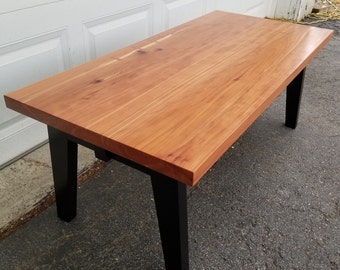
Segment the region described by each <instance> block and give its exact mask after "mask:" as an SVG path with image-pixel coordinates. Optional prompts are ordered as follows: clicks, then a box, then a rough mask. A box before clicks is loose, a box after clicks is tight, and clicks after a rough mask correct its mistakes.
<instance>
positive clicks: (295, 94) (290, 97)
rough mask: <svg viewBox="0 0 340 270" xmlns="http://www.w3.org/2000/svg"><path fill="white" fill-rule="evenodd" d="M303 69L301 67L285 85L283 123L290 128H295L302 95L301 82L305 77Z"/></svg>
mask: <svg viewBox="0 0 340 270" xmlns="http://www.w3.org/2000/svg"><path fill="white" fill-rule="evenodd" d="M305 70H306V69H303V70H302V71H301V72H300V73H299V74H298V75H297V76H296V78H295V79H294V80H293V81H292V82H291V83H290V84H289V85H288V86H287V98H286V122H285V125H286V126H287V127H290V128H294V129H295V128H296V126H297V122H298V117H299V110H300V101H301V96H302V89H303V82H304V77H305Z"/></svg>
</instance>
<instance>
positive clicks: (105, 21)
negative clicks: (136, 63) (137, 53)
mask: <svg viewBox="0 0 340 270" xmlns="http://www.w3.org/2000/svg"><path fill="white" fill-rule="evenodd" d="M151 8H152V6H151V5H146V6H143V7H137V8H133V9H129V10H127V11H124V12H120V13H118V14H113V15H109V16H106V17H104V18H99V19H96V20H92V21H90V22H87V23H85V25H84V33H85V48H86V57H87V60H90V59H94V58H96V57H99V56H101V55H104V54H107V53H109V52H111V51H114V50H117V49H119V48H122V47H125V46H127V45H129V44H132V43H135V42H137V41H140V40H142V39H145V38H147V37H149V36H150V35H152V32H153V30H152V29H153V26H152V15H151V14H152V12H151V10H152V9H151Z"/></svg>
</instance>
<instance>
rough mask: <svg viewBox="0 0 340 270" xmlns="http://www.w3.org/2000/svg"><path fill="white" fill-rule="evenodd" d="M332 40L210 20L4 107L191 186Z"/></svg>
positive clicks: (30, 90)
mask: <svg viewBox="0 0 340 270" xmlns="http://www.w3.org/2000/svg"><path fill="white" fill-rule="evenodd" d="M331 36H332V31H330V30H325V29H320V28H315V27H308V26H302V25H296V24H290V23H283V22H277V21H272V20H266V19H260V18H254V17H249V16H243V15H236V14H231V13H226V12H221V11H216V12H213V13H210V14H208V15H206V16H203V17H201V18H198V19H196V20H193V21H190V22H188V23H186V24H183V25H181V26H179V27H176V28H173V29H171V30H168V31H166V32H163V33H161V34H158V35H156V36H154V37H151V38H149V39H147V40H144V41H142V42H139V43H137V44H134V45H132V46H128V47H126V48H124V49H122V50H119V51H116V52H113V53H111V54H108V55H106V56H104V57H101V58H99V59H96V60H93V61H91V62H88V63H86V64H83V65H81V66H78V67H76V68H73V69H70V70H68V71H65V72H63V73H60V74H57V75H55V76H53V77H51V78H48V79H45V80H43V81H40V82H38V83H35V84H33V85H30V86H28V87H24V88H22V89H20V90H17V91H14V92H12V93H9V94H7V95H6V96H5V101H6V104H7V106H8V107H9V108H12V109H13V110H16V111H18V112H20V113H23V114H25V115H27V116H30V117H32V118H34V119H37V120H39V121H41V122H43V123H46V124H48V125H50V126H52V127H54V128H57V129H59V130H61V131H64V132H66V133H69V134H71V135H73V136H75V137H78V138H80V139H82V140H85V141H87V142H90V143H92V144H94V145H96V146H99V147H101V148H104V149H106V150H109V151H111V152H113V153H116V154H118V155H120V156H122V157H125V158H127V159H130V160H133V161H135V162H137V163H139V164H141V165H144V166H146V167H149V168H151V169H153V170H155V171H158V172H160V173H163V174H165V175H167V176H170V177H172V178H174V179H176V180H178V181H181V182H183V183H185V184H188V185H194V184H196V183H197V182H198V180H199V179H200V178H201V177H202V176H203V175H204V173H205V172H206V171H207V170H208V169H209V168H210V167H211V166H212V165H213V164H214V163H215V162H216V161H217V160H218V158H219V157H220V156H221V155H222V154H223V153H224V152H225V151H226V150H227V149H228V148H229V147H230V146H231V145H232V144H233V143H234V142H235V141H236V140H237V138H238V137H240V136H241V135H242V133H243V132H244V131H245V130H246V129H247V128H248V127H249V126H250V125H251V123H252V122H253V121H254V120H255V119H256V118H257V117H258V116H259V115H260V114H261V112H263V111H264V110H265V109H266V108H267V106H268V105H269V104H270V103H271V102H272V101H273V100H274V98H275V97H276V96H278V94H280V93H281V91H282V90H283V89H284V88H285V87H286V86H287V85H288V84H289V83H290V82H291V81H292V80H293V79H294V78H295V76H296V75H297V74H299V72H300V71H302V69H303V68H305V67H306V65H307V64H308V63H309V62H310V61H311V60H312V58H313V57H314V56H315V55H316V54H317V52H318V51H319V50H320V49H321V48H322V47H323V46H324V45H325V44H326V43H327V42H328V40H329V39H330V38H331Z"/></svg>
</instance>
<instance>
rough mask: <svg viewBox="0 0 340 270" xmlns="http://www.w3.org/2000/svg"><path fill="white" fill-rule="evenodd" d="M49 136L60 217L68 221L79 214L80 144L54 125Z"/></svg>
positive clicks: (49, 131)
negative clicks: (78, 169) (78, 166)
mask: <svg viewBox="0 0 340 270" xmlns="http://www.w3.org/2000/svg"><path fill="white" fill-rule="evenodd" d="M48 136H49V144H50V152H51V161H52V170H53V180H54V189H55V195H56V203H57V212H58V217H59V218H60V219H62V220H64V221H67V222H68V221H71V220H72V219H73V218H74V217H75V216H76V214H77V156H78V145H77V144H76V143H74V142H72V141H70V140H68V139H67V136H66V135H65V134H64V133H63V132H61V131H59V130H57V129H54V128H52V127H48Z"/></svg>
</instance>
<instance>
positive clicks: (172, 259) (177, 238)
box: [151, 173, 189, 270]
mask: <svg viewBox="0 0 340 270" xmlns="http://www.w3.org/2000/svg"><path fill="white" fill-rule="evenodd" d="M151 180H152V188H153V193H154V199H155V204H156V210H157V217H158V225H159V231H160V235H161V241H162V247H163V254H164V260H165V267H166V269H167V270H188V269H189V250H188V217H187V193H186V185H185V184H182V183H180V182H178V181H176V180H173V179H171V178H169V177H167V176H164V175H161V174H158V173H154V174H152V175H151Z"/></svg>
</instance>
